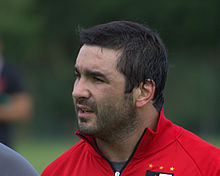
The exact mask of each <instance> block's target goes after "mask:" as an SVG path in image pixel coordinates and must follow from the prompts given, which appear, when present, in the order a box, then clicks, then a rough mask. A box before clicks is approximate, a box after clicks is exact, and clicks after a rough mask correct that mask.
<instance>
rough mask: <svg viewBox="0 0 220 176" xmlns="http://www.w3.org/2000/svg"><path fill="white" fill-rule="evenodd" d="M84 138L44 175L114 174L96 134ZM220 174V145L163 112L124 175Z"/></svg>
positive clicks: (194, 175) (137, 150) (124, 170)
mask: <svg viewBox="0 0 220 176" xmlns="http://www.w3.org/2000/svg"><path fill="white" fill-rule="evenodd" d="M76 134H77V135H78V136H79V137H81V138H82V140H81V141H80V142H78V143H77V144H76V145H75V146H73V147H72V148H70V149H69V150H68V151H66V152H65V153H64V154H63V155H61V156H60V157H59V158H57V159H56V160H55V161H54V162H52V163H51V164H50V165H49V166H48V167H47V168H46V169H45V170H44V172H43V173H42V176H114V175H117V174H115V173H114V170H113V169H112V167H111V165H110V164H109V161H108V160H107V159H105V157H103V156H102V154H101V152H100V151H99V150H98V149H97V147H96V145H95V141H94V139H93V138H92V137H89V136H83V135H81V134H80V133H79V132H78V131H77V132H76ZM172 175H174V176H189V175H190V176H220V149H218V148H217V147H214V146H212V145H211V144H209V143H207V142H205V141H203V140H202V139H200V138H199V137H197V136H196V135H194V134H192V133H191V132H189V131H187V130H185V129H183V128H181V127H179V126H177V125H175V124H173V123H172V122H170V121H169V120H167V119H166V118H165V117H164V113H163V110H162V111H161V113H160V118H159V122H158V125H157V129H156V132H153V131H152V130H151V129H146V130H145V132H144V134H143V135H142V137H141V139H140V140H139V142H138V144H137V146H136V148H135V150H134V152H133V153H132V155H131V157H130V159H129V160H128V162H127V163H126V165H125V167H124V169H122V170H121V173H120V176H172Z"/></svg>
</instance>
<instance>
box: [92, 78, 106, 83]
mask: <svg viewBox="0 0 220 176" xmlns="http://www.w3.org/2000/svg"><path fill="white" fill-rule="evenodd" d="M92 79H93V80H94V81H95V82H99V83H103V82H104V80H102V79H101V78H99V77H93V78H92Z"/></svg>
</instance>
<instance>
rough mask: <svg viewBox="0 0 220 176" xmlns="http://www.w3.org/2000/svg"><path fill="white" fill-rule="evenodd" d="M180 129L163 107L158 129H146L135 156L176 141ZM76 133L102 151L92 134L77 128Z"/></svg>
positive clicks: (154, 150)
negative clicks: (168, 116)
mask: <svg viewBox="0 0 220 176" xmlns="http://www.w3.org/2000/svg"><path fill="white" fill-rule="evenodd" d="M179 130H180V127H178V126H176V125H174V124H173V123H172V122H170V121H169V120H168V119H166V117H165V116H164V109H162V110H161V112H160V117H159V120H158V123H157V127H156V131H153V130H151V129H150V128H146V129H145V131H144V133H143V135H142V136H141V138H140V139H139V141H138V143H137V145H136V147H135V150H134V152H133V154H132V155H133V158H134V159H135V158H142V157H146V156H147V155H151V154H153V153H155V152H157V151H159V150H161V149H162V148H165V147H166V146H167V145H169V144H170V143H172V142H174V141H175V139H176V137H177V135H178V133H179ZM75 134H76V135H77V136H79V137H80V138H81V139H83V140H85V141H87V142H88V143H89V144H90V145H92V147H93V148H94V149H95V150H96V151H97V152H98V153H101V152H100V151H99V150H98V147H97V145H96V142H95V139H94V138H93V137H92V136H86V135H83V134H81V133H80V132H79V130H77V131H76V132H75Z"/></svg>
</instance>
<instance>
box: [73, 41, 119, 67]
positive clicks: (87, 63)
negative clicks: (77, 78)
mask: <svg viewBox="0 0 220 176" xmlns="http://www.w3.org/2000/svg"><path fill="white" fill-rule="evenodd" d="M119 56H120V51H115V50H113V49H108V48H102V47H99V46H91V45H83V46H82V47H81V49H80V51H79V54H78V57H77V59H76V67H77V68H78V69H80V70H83V69H95V70H96V69H98V70H103V71H107V70H116V65H117V59H118V57H119Z"/></svg>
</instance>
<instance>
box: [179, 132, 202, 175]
mask: <svg viewBox="0 0 220 176" xmlns="http://www.w3.org/2000/svg"><path fill="white" fill-rule="evenodd" d="M181 135H182V134H181ZM181 135H179V136H178V138H176V140H177V142H178V143H179V145H180V146H181V147H182V149H183V150H184V151H185V153H186V154H187V155H188V156H189V157H190V158H191V160H192V161H193V163H194V164H195V166H196V167H197V169H198V171H199V173H200V175H201V176H202V175H203V174H202V172H201V170H200V167H199V166H198V164H197V162H196V161H195V159H194V158H193V157H192V155H191V154H190V152H189V151H188V150H187V149H186V148H185V147H184V146H183V144H182V142H181V141H180V140H179V138H180V137H181Z"/></svg>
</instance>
